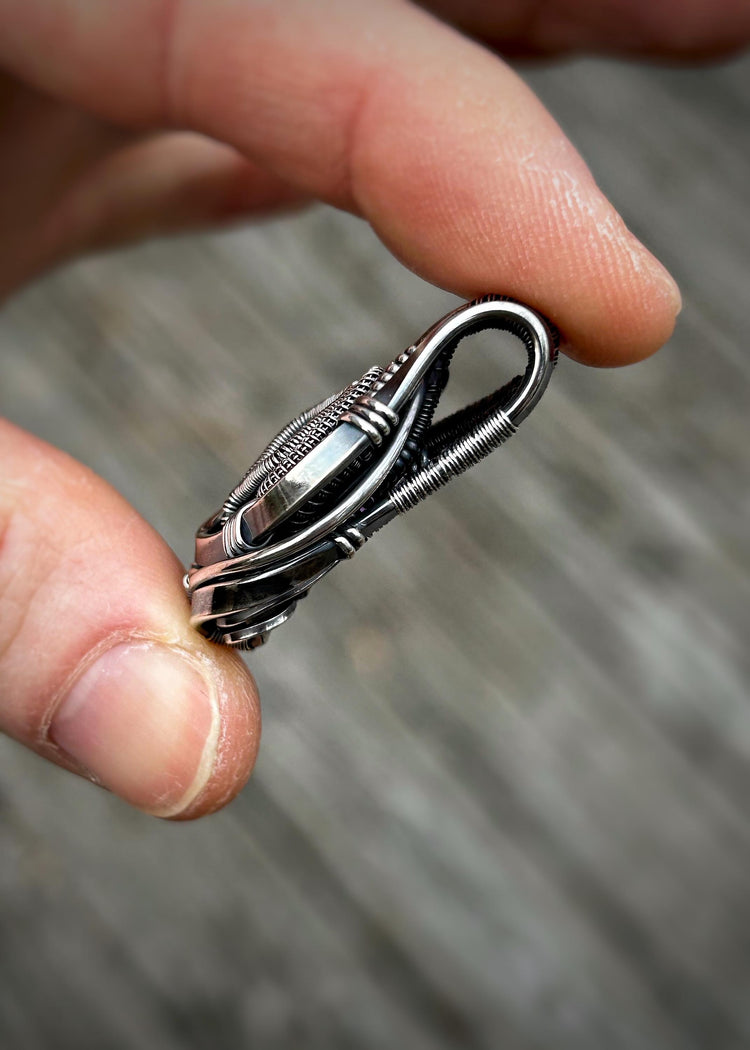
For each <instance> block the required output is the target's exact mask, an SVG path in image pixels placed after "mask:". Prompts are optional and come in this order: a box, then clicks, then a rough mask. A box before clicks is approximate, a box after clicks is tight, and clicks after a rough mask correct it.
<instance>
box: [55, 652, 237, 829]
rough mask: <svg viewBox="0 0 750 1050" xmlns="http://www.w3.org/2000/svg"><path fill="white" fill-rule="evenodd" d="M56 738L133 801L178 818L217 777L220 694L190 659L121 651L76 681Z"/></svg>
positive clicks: (106, 783)
mask: <svg viewBox="0 0 750 1050" xmlns="http://www.w3.org/2000/svg"><path fill="white" fill-rule="evenodd" d="M50 737H51V738H52V740H53V741H54V743H55V744H56V745H57V746H58V747H60V748H62V749H63V751H65V752H67V754H68V755H69V756H70V757H71V758H72V759H73V760H74V761H75V762H77V763H79V764H80V765H82V766H84V767H85V768H86V769H88V770H90V771H91V773H92V774H93V775H94V777H95V778H96V779H97V780H99V781H100V782H101V784H102V785H103V786H104V787H106V788H109V790H110V791H113V792H114V793H115V794H116V795H119V796H120V797H121V798H123V799H125V800H126V801H127V802H130V803H131V804H132V805H134V806H137V807H138V808H139V809H144V810H146V811H147V812H149V813H153V814H155V815H157V816H163V817H168V816H176V815H177V814H179V813H181V812H182V811H183V810H185V809H186V808H187V807H188V806H189V805H190V803H191V802H192V801H193V800H194V799H195V798H196V797H197V795H198V794H199V793H200V791H201V789H202V788H203V787H204V786H205V784H206V783H207V781H208V779H209V777H210V776H211V771H212V769H213V766H214V761H215V757H216V747H217V739H218V708H217V703H216V697H215V693H214V691H213V689H212V686H211V684H210V683H209V682H208V681H207V680H206V678H205V677H204V675H203V674H202V673H201V670H200V668H199V665H198V663H197V661H196V662H195V663H194V662H193V661H192V660H191V659H190V657H189V656H187V654H185V653H184V652H182V651H180V650H176V649H171V648H169V647H167V646H164V645H160V644H157V643H148V642H133V643H123V644H118V645H115V646H114V647H113V648H111V649H108V650H106V651H105V652H104V653H103V654H102V655H101V656H99V657H98V658H97V659H96V660H95V662H94V663H93V664H92V665H91V666H90V667H88V668H87V669H86V670H85V671H84V672H83V674H82V675H81V677H80V678H78V679H77V680H76V681H75V682H74V684H73V686H72V688H71V689H70V692H69V693H68V694H67V696H66V697H65V698H64V699H63V701H62V703H61V704H60V705H59V706H58V708H57V710H56V712H55V715H54V717H53V719H52V724H51V726H50Z"/></svg>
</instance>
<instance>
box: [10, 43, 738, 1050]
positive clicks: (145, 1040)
mask: <svg viewBox="0 0 750 1050" xmlns="http://www.w3.org/2000/svg"><path fill="white" fill-rule="evenodd" d="M528 77H529V80H530V81H531V83H532V85H533V86H534V87H535V88H536V89H537V90H538V92H539V93H540V94H541V96H542V97H543V99H544V100H545V101H546V102H547V103H548V105H549V106H550V108H551V109H552V111H553V113H554V114H555V115H556V116H557V117H558V119H559V120H560V121H561V123H562V124H563V126H564V127H565V129H566V130H567V131H568V133H569V134H570V135H571V136H572V138H573V140H574V141H575V142H576V143H577V145H578V146H579V147H580V148H581V149H582V151H583V153H584V155H585V156H586V157H587V158H588V160H589V162H590V163H591V165H592V167H593V169H594V171H595V174H596V175H597V177H598V178H599V180H600V182H601V184H602V185H603V187H604V189H605V190H606V191H607V192H608V193H609V194H610V196H611V197H612V198H613V199H614V201H615V202H616V204H617V205H618V207H619V208H620V210H621V211H622V212H623V214H624V216H625V219H626V220H627V222H628V223H629V224H630V226H631V227H632V228H633V229H634V230H635V232H636V233H638V234H639V235H641V236H642V237H643V238H644V239H645V240H646V242H647V243H648V244H649V245H650V246H651V247H652V248H653V249H654V251H655V252H656V254H657V255H658V256H660V257H661V258H662V259H664V261H665V262H666V263H667V265H669V266H670V268H671V269H672V270H673V272H674V273H675V274H676V275H677V277H678V279H679V281H680V283H681V286H682V289H683V291H684V294H685V300H686V307H685V310H684V314H683V316H682V318H681V320H680V324H679V329H678V332H677V334H676V336H675V338H674V340H673V341H672V343H671V345H670V346H669V347H668V348H667V349H666V350H665V351H664V352H663V353H661V354H660V355H659V356H658V357H657V358H655V359H653V360H652V361H649V362H647V363H644V364H642V365H639V366H637V367H634V368H632V369H629V370H626V371H622V372H616V373H615V372H593V371H586V370H585V369H582V368H581V367H578V366H576V365H574V364H573V363H571V362H569V361H563V362H562V363H561V367H560V368H559V369H558V372H557V375H556V377H555V380H554V383H553V385H552V387H551V389H550V391H549V393H548V395H547V396H546V398H545V399H544V401H543V402H542V404H541V406H540V407H539V409H538V410H537V412H536V413H535V414H534V415H533V416H532V417H531V418H530V420H529V421H528V422H527V423H526V424H525V425H524V427H523V429H522V431H521V433H520V434H519V436H518V437H517V438H516V439H515V440H514V441H513V442H511V443H510V444H509V445H508V446H506V448H505V449H504V450H503V451H501V452H500V453H498V454H497V455H495V456H493V457H492V458H491V459H490V460H489V461H487V462H486V463H485V464H483V465H482V467H481V468H479V469H477V470H475V471H473V472H472V473H471V474H470V475H468V476H467V477H466V478H465V479H463V480H462V481H460V482H456V483H454V484H453V485H452V486H451V487H449V488H448V489H447V490H446V491H445V492H444V493H442V494H441V495H440V497H436V498H435V499H433V500H430V501H429V502H428V503H427V504H425V505H424V506H423V507H421V508H420V509H419V510H417V511H415V512H414V513H412V514H411V515H410V516H409V517H408V519H405V520H403V521H400V522H397V523H394V524H393V525H391V526H389V528H388V529H387V530H385V531H384V532H383V533H381V534H380V535H379V536H378V537H377V539H376V541H375V542H373V543H372V544H371V545H369V546H368V547H367V548H366V549H365V550H364V551H363V552H362V553H361V554H360V555H358V556H357V558H355V559H354V560H353V562H352V563H351V564H348V565H346V566H342V567H341V568H340V569H339V570H338V571H337V572H336V573H334V574H333V575H332V576H331V577H330V578H329V579H328V580H327V581H326V582H325V583H323V584H321V585H320V586H319V587H318V588H316V589H315V591H314V594H313V596H312V597H311V598H309V599H307V601H305V602H304V603H303V604H302V605H301V606H300V608H299V611H298V612H297V614H296V616H295V617H294V619H293V620H292V621H291V623H290V624H289V625H288V626H287V627H286V628H284V629H283V631H282V632H280V633H278V634H277V635H275V636H274V637H273V638H272V641H271V643H270V644H269V645H268V646H267V647H266V649H265V650H264V651H261V652H259V653H258V654H254V655H252V657H251V661H252V666H253V670H254V672H255V673H256V675H257V678H258V680H259V683H260V686H261V691H262V694H263V697H264V704H265V706H264V717H265V725H264V741H263V748H262V753H261V758H260V761H259V764H258V768H257V773H256V775H255V777H254V779H253V780H252V782H251V784H250V786H249V787H248V788H247V790H246V791H245V792H244V794H243V795H242V796H241V797H240V799H239V800H238V801H237V802H235V803H234V804H233V805H232V806H231V807H230V808H229V810H228V811H226V812H225V813H223V814H221V815H219V816H217V817H215V818H212V819H209V820H206V821H204V822H202V823H199V824H196V825H193V826H170V825H166V824H163V823H159V822H156V821H154V820H152V819H149V818H147V817H142V816H140V815H138V814H136V813H133V812H130V811H129V810H128V809H127V808H126V807H125V806H124V805H121V804H119V803H118V802H117V801H116V800H115V799H113V798H110V797H108V796H107V795H106V794H105V793H102V792H99V791H97V790H95V789H94V788H92V787H90V786H89V785H88V784H85V783H83V782H79V781H77V780H76V779H74V778H72V777H68V776H66V775H64V774H62V773H61V772H59V771H57V770H55V769H52V768H48V767H47V766H46V765H45V764H44V763H42V762H41V761H39V760H37V759H35V758H34V757H33V756H31V755H30V754H27V753H26V752H24V751H23V750H22V749H21V748H20V747H18V746H16V745H15V744H13V743H10V742H9V741H7V740H3V741H0V842H1V846H0V1045H2V1047H3V1048H5V1050H25V1048H33V1050H36V1048H41V1050H48V1048H54V1050H58V1048H60V1050H67V1048H77V1050H80V1048H89V1047H92V1048H96V1050H110V1048H111V1050H120V1048H122V1050H136V1048H137V1050H143V1048H148V1050H176V1048H190V1050H192V1048H196V1050H197V1048H201V1050H203V1048H206V1050H209V1048H210V1050H217V1048H220V1050H224V1048H231V1050H237V1048H240V1047H242V1048H244V1047H252V1048H253V1050H267V1048H292V1047H294V1048H303V1047H304V1048H306V1050H308V1048H321V1050H335V1048H338V1047H341V1048H378V1050H380V1048H386V1047H387V1048H399V1050H401V1048H408V1050H421V1048H425V1050H442V1048H448V1047H450V1048H454V1047H455V1048H459V1047H460V1048H466V1050H473V1048H477V1050H479V1048H482V1050H485V1048H487V1050H516V1048H523V1050H526V1048H529V1050H566V1048H571V1050H572V1048H575V1050H588V1048H591V1050H603V1048H606V1050H619V1048H622V1050H625V1048H627V1050H651V1048H655V1050H656V1048H658V1050H674V1048H679V1050H692V1048H706V1047H710V1048H711V1050H729V1048H740V1047H747V1046H750V820H749V819H748V811H749V810H750V695H749V690H748V684H749V681H750V675H749V660H748V626H749V624H750V571H749V567H750V538H749V537H748V521H749V520H750V427H749V426H748V404H749V402H750V357H749V356H748V347H747V331H748V326H747V319H746V313H747V309H748V300H749V299H750V295H749V289H748V275H749V274H750V208H749V207H748V205H750V136H749V134H748V130H749V127H750V61H748V60H741V61H737V62H734V63H731V64H728V65H726V66H723V67H719V68H713V69H708V70H703V71H685V70H680V71H677V70H657V69H651V68H643V67H639V66H636V65H616V64H613V63H608V62H599V61H580V62H574V63H568V64H565V65H561V66H557V67H555V68H550V69H539V70H533V71H532V72H531V73H529V75H528ZM451 304H452V300H451V298H450V297H449V296H447V295H445V294H444V293H442V292H440V291H438V290H436V289H434V288H431V287H428V286H426V285H424V284H423V283H422V282H420V281H419V280H417V279H416V278H415V277H413V276H411V275H410V274H408V273H405V272H404V271H403V270H402V269H401V268H400V267H399V265H398V264H397V263H396V262H394V261H393V260H392V259H391V258H389V256H388V254H387V253H386V252H385V251H384V249H383V248H382V247H381V246H380V245H379V244H378V243H377V242H376V240H375V239H374V237H373V236H372V235H371V233H370V232H369V230H368V229H367V228H366V226H365V225H364V224H362V223H360V222H358V221H356V220H354V219H352V218H349V217H346V216H342V215H338V214H335V213H333V212H331V211H328V210H325V209H316V210H313V211H311V212H309V213H307V214H304V215H299V216H295V217H291V218H288V219H285V220H283V221H281V222H277V223H273V224H267V225H262V226H259V227H256V228H254V229H246V230H242V231H237V232H232V233H229V234H224V235H221V236H213V237H192V238H186V239H182V240H179V241H171V242H164V243H157V244H151V245H147V246H144V247H139V248H137V249H134V250H130V251H127V252H125V253H122V254H115V255H110V256H108V257H104V258H96V259H90V260H87V261H84V262H82V263H79V264H76V265H75V266H73V267H71V268H68V269H66V270H64V271H62V272H60V273H58V274H56V275H54V276H52V277H50V278H47V279H45V280H44V281H42V282H40V283H38V284H37V285H36V286H35V287H33V288H31V289H29V290H27V291H26V292H24V293H23V294H22V295H20V296H18V297H17V298H16V299H15V300H14V301H13V302H12V303H10V304H9V305H8V306H7V307H6V308H5V310H4V312H3V314H2V316H0V403H1V404H0V407H1V408H2V410H3V411H4V412H5V413H6V414H7V415H9V416H10V417H11V418H12V419H14V420H15V421H17V422H18V423H20V424H23V425H25V426H27V427H29V428H30V429H32V430H34V431H36V432H37V433H39V434H41V435H42V436H44V437H45V438H47V439H48V440H50V441H52V442H55V443H57V444H59V445H61V446H63V447H64V448H65V449H67V450H68V451H70V452H72V453H73V454H74V455H76V456H78V457H80V458H81V459H82V460H84V461H85V462H86V463H88V464H90V465H91V466H92V467H93V468H94V469H96V470H97V471H99V472H100V473H101V474H103V475H104V476H105V477H106V478H108V479H109V480H110V481H112V482H113V483H114V484H115V485H116V486H118V487H119V488H120V489H121V490H122V491H123V492H124V493H125V494H126V495H127V496H128V497H129V498H130V499H131V500H132V501H133V503H134V504H135V505H136V506H137V507H138V508H139V509H140V510H141V511H142V512H143V513H144V514H145V515H146V517H147V518H149V520H150V521H152V522H153V523H154V524H155V525H156V526H157V527H158V528H159V529H161V530H162V532H163V533H164V534H165V535H166V536H167V538H168V540H169V541H170V542H171V543H172V544H173V546H174V547H175V548H176V549H177V550H178V552H179V553H180V555H181V556H182V557H183V558H184V559H185V560H189V559H190V556H191V537H192V532H193V529H194V527H195V526H196V524H197V523H198V522H199V521H201V520H202V519H203V518H204V517H205V516H206V515H207V514H208V513H209V512H210V511H212V510H213V509H214V508H215V506H216V505H217V504H218V502H219V501H220V500H221V499H222V498H223V496H224V495H225V492H226V490H227V489H228V488H229V487H230V485H231V484H232V483H233V482H234V481H235V479H236V477H237V475H238V474H240V473H241V472H242V471H243V470H244V468H245V467H246V465H247V464H248V462H249V461H250V459H252V458H253V457H254V455H255V454H256V453H257V452H258V451H259V449H260V448H261V446H262V444H263V443H264V441H265V440H266V439H267V438H268V437H269V436H270V434H272V433H273V432H275V430H276V429H278V427H279V426H280V425H281V424H282V423H283V422H285V421H286V420H287V419H288V418H289V417H291V416H292V415H293V414H294V413H295V412H296V411H297V410H299V409H300V408H301V407H303V406H304V405H306V404H308V403H310V402H312V401H314V400H316V399H317V398H318V397H319V396H322V395H324V394H327V393H328V392H329V391H331V390H333V389H335V388H336V387H340V386H342V385H344V384H345V383H346V382H348V381H349V380H350V379H352V378H353V377H354V376H356V375H358V374H359V373H360V372H361V371H363V370H364V368H365V367H366V366H368V365H370V364H372V363H376V362H381V363H382V362H385V361H387V360H389V359H390V357H391V356H392V354H393V353H394V352H395V351H397V350H399V349H400V348H402V347H403V346H405V345H406V344H408V343H409V342H410V341H411V340H412V339H413V338H414V336H416V335H417V334H418V333H419V332H420V331H421V330H422V329H423V328H424V327H425V325H426V324H427V323H429V322H431V321H432V320H434V319H435V318H437V317H438V316H440V315H441V314H442V313H443V312H444V311H445V310H447V309H448V308H449V307H450V306H451ZM485 365H486V368H485ZM480 373H481V374H480ZM490 373H491V366H490V365H489V364H487V362H484V363H483V364H481V366H476V367H472V366H471V365H470V363H469V362H468V361H467V355H466V354H464V355H463V358H459V361H458V364H457V367H456V375H455V379H454V381H453V386H452V388H451V389H452V391H453V392H454V394H455V395H456V396H457V397H459V398H461V397H469V396H470V395H471V394H476V393H477V392H478V391H477V388H479V390H480V391H481V390H482V389H484V388H485V387H487V388H488V387H489V380H488V379H487V376H488V375H490ZM482 375H483V376H484V378H482Z"/></svg>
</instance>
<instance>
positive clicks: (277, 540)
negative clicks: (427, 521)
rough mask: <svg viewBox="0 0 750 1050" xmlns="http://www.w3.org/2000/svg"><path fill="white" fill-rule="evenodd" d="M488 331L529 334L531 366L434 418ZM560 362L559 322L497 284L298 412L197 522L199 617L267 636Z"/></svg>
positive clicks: (194, 579) (507, 424)
mask: <svg viewBox="0 0 750 1050" xmlns="http://www.w3.org/2000/svg"><path fill="white" fill-rule="evenodd" d="M489 328H492V329H497V330H500V331H505V332H512V333H513V334H514V335H516V336H518V338H519V339H521V340H522V341H523V343H524V345H525V346H526V350H527V352H528V364H527V367H526V371H525V373H524V374H523V375H519V376H517V377H516V378H515V379H513V380H511V382H510V383H507V384H506V385H505V386H504V387H503V388H502V389H500V390H498V391H496V392H495V393H493V394H490V395H488V396H487V397H484V398H482V399H481V400H479V401H477V402H476V403H475V404H473V405H468V406H467V407H466V408H463V409H460V410H459V411H458V412H454V413H453V415H451V416H448V417H446V418H445V419H442V420H440V421H439V422H437V423H433V416H434V414H435V410H436V408H437V405H438V402H439V400H440V397H441V395H442V393H443V390H444V389H445V386H446V384H447V382H448V373H449V366H450V362H451V358H452V357H453V354H454V352H455V350H456V347H457V346H458V344H459V342H460V341H461V339H463V338H464V337H465V336H467V335H471V334H472V333H474V332H479V331H482V330H484V329H489ZM556 359H557V333H556V332H555V330H554V328H553V327H552V326H551V325H550V324H549V322H548V321H546V320H545V319H544V318H543V317H542V316H541V315H540V314H538V313H535V312H534V311H533V310H531V309H529V307H527V306H523V305H521V304H520V303H517V302H514V301H513V300H510V299H505V298H503V297H502V296H496V295H488V296H485V297H484V298H482V299H477V300H476V301H475V302H472V303H467V304H465V305H464V306H460V307H458V309H456V310H453V311H451V313H449V314H446V316H445V317H443V318H442V320H440V321H438V322H437V323H436V324H434V325H433V326H432V327H431V328H430V329H428V331H427V332H425V334H424V335H423V336H422V337H421V339H419V341H418V342H416V343H414V345H413V346H410V347H409V349H408V350H405V351H404V353H402V354H401V355H400V356H399V357H397V358H396V360H395V361H392V362H391V364H390V365H388V367H387V368H371V369H369V371H367V372H365V374H364V375H363V376H362V378H361V379H358V380H357V381H356V382H355V383H352V384H351V386H348V387H346V389H345V390H342V391H341V392H340V393H338V394H334V395H333V396H331V397H329V398H327V399H326V400H325V401H321V403H320V404H318V405H315V406H314V407H313V408H310V409H308V410H307V411H306V412H303V413H302V414H301V415H299V416H297V418H296V419H293V420H292V422H291V423H288V424H287V425H286V426H285V427H284V429H283V430H282V431H280V433H279V434H277V436H276V437H275V438H274V439H273V441H272V442H271V443H270V445H269V446H268V447H267V448H266V449H265V451H264V452H263V453H262V454H261V456H260V457H259V459H258V460H257V461H256V462H255V463H254V464H253V466H252V467H251V468H250V470H249V471H248V472H247V474H246V475H245V476H244V478H243V479H242V480H241V481H240V483H239V484H238V485H237V486H236V488H234V489H233V490H232V492H231V493H230V494H229V496H228V497H227V499H226V500H225V502H224V505H223V507H222V508H221V510H219V511H218V512H217V513H216V514H214V515H213V517H211V518H209V520H208V521H206V522H205V523H204V524H203V525H202V526H201V527H200V529H199V530H198V533H197V535H196V542H195V562H194V564H193V565H192V566H191V568H190V571H189V572H188V574H187V576H186V577H185V586H186V589H187V592H188V595H189V596H190V599H191V601H192V617H191V623H192V624H193V625H194V626H195V627H197V628H198V630H200V631H201V632H202V633H203V634H205V635H206V636H207V637H209V638H212V639H213V640H214V641H217V642H223V643H224V644H225V645H231V646H234V647H235V648H238V649H252V648H254V647H255V646H257V645H261V644H262V643H263V642H265V641H266V639H267V637H268V632H269V631H271V630H273V628H274V627H279V626H280V625H281V624H282V623H285V622H286V620H288V619H289V617H290V616H291V615H292V613H293V612H294V609H295V606H296V604H297V601H298V599H299V598H303V597H304V596H305V595H306V594H307V593H308V591H309V590H310V588H311V587H312V585H313V584H314V583H316V582H317V581H318V580H319V579H320V578H321V577H322V576H325V574H326V573H327V572H329V571H330V570H331V569H332V568H333V567H334V565H336V564H338V562H340V561H341V560H342V559H344V558H351V557H352V555H353V554H355V553H356V551H357V550H358V549H359V548H360V547H361V546H362V544H363V543H365V541H366V540H368V539H369V538H370V537H371V536H372V535H373V533H375V532H376V531H377V530H378V529H379V528H381V527H382V526H383V525H385V524H386V522H388V521H390V520H391V518H393V517H395V516H396V515H397V514H402V513H403V512H404V511H407V510H409V509H410V508H411V507H413V506H415V505H416V504H417V503H419V502H420V501H421V500H423V499H424V498H425V497H426V496H429V495H430V493H432V492H435V491H437V489H439V488H440V487H441V486H442V485H445V484H446V482H448V481H450V480H451V478H454V477H456V476H457V475H458V474H461V473H463V471H465V470H467V469H468V468H469V467H471V466H473V465H474V464H475V463H478V462H479V461H480V460H481V459H483V458H484V457H485V456H487V455H489V453H490V452H492V450H493V449H495V448H497V447H498V445H501V444H502V442H503V441H505V440H506V439H507V438H509V437H511V435H513V434H515V432H516V429H517V427H518V425H519V423H521V421H522V420H523V419H524V418H525V417H526V416H527V415H528V414H529V412H530V411H531V410H532V408H533V407H534V406H535V405H536V403H537V401H538V400H539V398H540V397H541V395H542V394H543V393H544V390H545V388H546V386H547V383H548V381H549V377H550V374H551V372H552V368H553V366H554V364H555V361H556Z"/></svg>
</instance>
